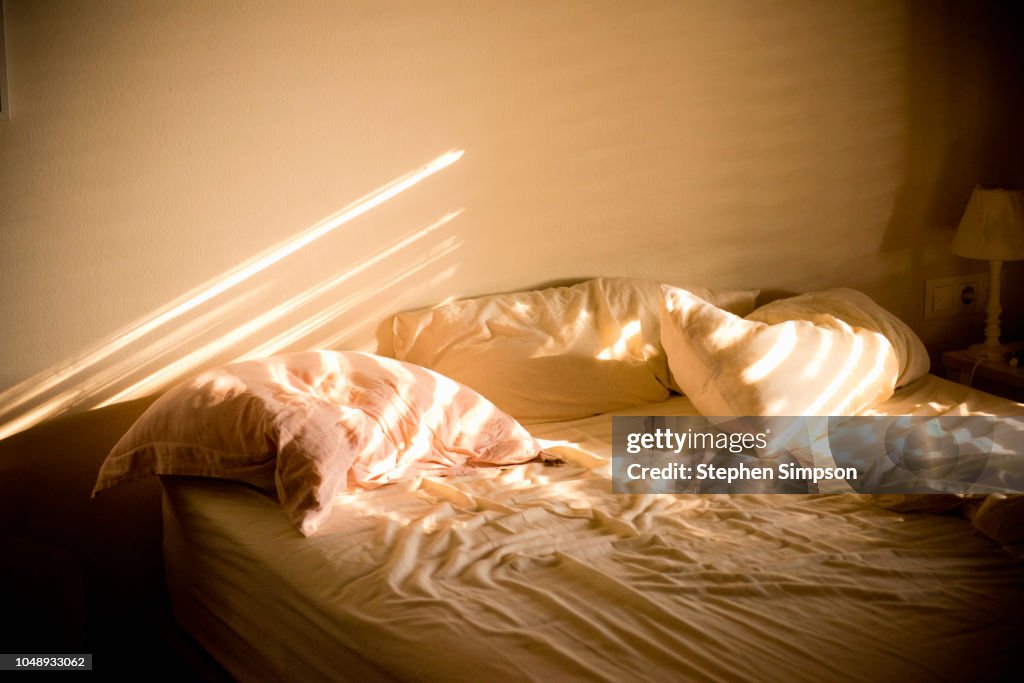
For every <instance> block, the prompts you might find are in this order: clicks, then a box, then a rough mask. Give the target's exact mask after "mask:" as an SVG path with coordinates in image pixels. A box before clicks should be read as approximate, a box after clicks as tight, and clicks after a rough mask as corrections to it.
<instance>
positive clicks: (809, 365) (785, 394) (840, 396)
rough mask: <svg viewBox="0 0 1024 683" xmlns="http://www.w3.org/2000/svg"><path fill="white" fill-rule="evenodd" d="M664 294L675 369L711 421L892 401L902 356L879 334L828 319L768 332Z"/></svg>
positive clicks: (695, 299)
mask: <svg viewBox="0 0 1024 683" xmlns="http://www.w3.org/2000/svg"><path fill="white" fill-rule="evenodd" d="M662 291H663V294H664V299H665V301H664V307H663V308H662V313H661V316H662V317H661V342H662V345H663V346H664V347H665V351H666V353H667V354H668V362H669V367H670V368H671V370H672V375H673V376H674V377H675V379H676V381H677V382H678V383H679V386H680V387H681V388H682V389H683V391H684V392H685V393H686V395H687V396H688V397H689V398H690V400H691V401H693V404H694V406H695V407H696V408H697V410H699V411H700V412H701V413H702V414H704V415H852V414H857V413H859V412H861V411H863V410H864V409H866V408H868V407H870V406H872V405H874V404H876V403H878V402H880V401H884V400H885V399H887V398H889V397H890V396H891V395H892V392H893V388H894V384H895V381H896V376H897V374H898V367H897V360H896V353H895V352H894V351H893V348H892V344H890V343H889V341H888V340H887V339H886V338H885V337H884V336H883V335H881V334H879V333H877V332H872V331H869V330H864V329H859V328H854V327H851V326H850V325H848V324H846V323H844V322H843V321H842V320H839V319H838V318H836V317H834V316H830V315H827V314H820V315H819V316H817V317H816V319H815V320H814V321H813V322H812V321H809V320H788V321H785V322H780V323H776V324H774V325H769V324H766V323H763V322H759V321H755V320H749V319H743V318H740V317H738V316H735V315H733V314H731V313H729V312H728V311H723V310H721V309H720V308H718V307H717V306H715V305H713V304H711V303H709V302H707V301H705V300H704V299H702V298H701V297H699V296H696V295H695V294H693V293H691V292H688V291H687V290H685V289H679V288H676V287H669V286H663V287H662Z"/></svg>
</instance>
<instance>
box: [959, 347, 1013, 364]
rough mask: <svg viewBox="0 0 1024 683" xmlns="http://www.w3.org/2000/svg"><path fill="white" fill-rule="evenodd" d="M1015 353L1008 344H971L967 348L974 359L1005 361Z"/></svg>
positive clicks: (968, 353)
mask: <svg viewBox="0 0 1024 683" xmlns="http://www.w3.org/2000/svg"><path fill="white" fill-rule="evenodd" d="M1011 353H1013V349H1011V348H1010V347H1009V346H1007V345H1006V344H971V345H970V346H969V347H968V348H967V355H969V356H970V357H971V358H973V359H974V360H996V361H1004V360H1006V359H1007V358H1009V357H1010V354H1011Z"/></svg>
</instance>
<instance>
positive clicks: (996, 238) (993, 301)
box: [953, 185, 1024, 360]
mask: <svg viewBox="0 0 1024 683" xmlns="http://www.w3.org/2000/svg"><path fill="white" fill-rule="evenodd" d="M953 253H954V254H956V255H957V256H963V257H965V258H973V259H981V260H985V261H988V266H989V271H988V272H989V285H988V306H987V307H986V308H985V313H986V317H985V342H984V343H983V344H974V345H972V346H971V347H970V348H969V349H967V352H968V353H969V354H970V355H971V356H972V357H973V358H976V359H979V360H1006V358H1008V357H1009V355H1010V349H1009V347H1007V346H1005V345H1003V344H1000V343H999V314H1000V313H1002V310H1003V309H1002V308H1001V307H1000V306H999V280H1000V273H1001V272H1002V269H1003V261H1019V260H1021V259H1024V190H1010V189H1004V188H996V187H983V186H981V185H978V186H977V187H975V188H974V192H972V193H971V198H970V200H969V201H968V202H967V208H966V209H964V215H963V218H961V219H960V227H958V228H957V229H956V235H955V236H954V237H953Z"/></svg>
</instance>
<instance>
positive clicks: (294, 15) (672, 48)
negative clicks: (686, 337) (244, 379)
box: [0, 0, 1024, 436]
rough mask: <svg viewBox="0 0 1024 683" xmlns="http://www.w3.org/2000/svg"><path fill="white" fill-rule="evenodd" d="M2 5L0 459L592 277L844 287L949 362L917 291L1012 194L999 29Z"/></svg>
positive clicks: (691, 16) (976, 20) (389, 10)
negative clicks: (128, 413)
mask: <svg viewBox="0 0 1024 683" xmlns="http://www.w3.org/2000/svg"><path fill="white" fill-rule="evenodd" d="M5 4H6V17H7V22H6V23H7V49H8V64H9V85H10V96H11V110H12V118H11V120H9V121H5V122H0V293H2V295H0V329H2V330H3V344H2V347H0V425H6V426H0V436H2V435H5V434H7V433H10V432H12V431H14V430H16V429H19V428H23V427H25V426H27V425H29V424H31V423H33V422H35V421H38V420H39V419H42V418H45V417H47V416H49V415H51V414H55V413H57V412H61V411H66V410H69V409H72V410H73V409H81V408H87V407H92V406H95V405H99V404H101V403H104V402H110V401H113V400H121V399H122V398H128V397H132V396H137V395H143V394H145V393H148V392H150V391H152V390H154V389H156V388H158V387H159V386H161V385H162V384H165V383H167V382H169V381H173V380H174V379H176V378H178V377H180V376H182V375H183V374H187V373H188V372H190V371H193V370H194V369H195V368H198V367H202V366H205V365H210V364H212V363H215V362H223V361H227V360H231V359H233V358H236V357H238V356H240V355H243V354H245V353H246V352H251V353H256V352H261V353H262V352H270V351H275V350H280V349H288V348H303V347H311V346H324V345H328V346H335V347H338V348H373V347H374V346H375V338H376V337H377V335H378V332H379V331H380V328H381V321H382V320H384V319H385V318H386V316H387V315H388V314H390V313H392V312H394V311H397V310H403V309H410V308H414V307H419V306H423V305H427V304H431V303H434V302H436V301H439V300H442V299H445V298H447V297H453V296H465V295H472V294H481V293H488V292H495V291H503V290H510V289H522V288H528V287H532V286H536V285H539V284H541V283H547V282H553V281H566V280H572V279H579V278H585V277H590V276H595V275H631V276H646V277H652V278H658V279H663V280H668V281H675V282H679V283H685V282H695V283H702V284H710V285H715V286H723V287H725V286H730V287H761V288H764V289H766V290H770V291H772V292H776V293H778V292H784V291H803V290H809V289H815V288H824V287H829V286H837V285H846V286H853V287H858V288H862V289H864V290H865V291H867V292H869V293H870V294H872V295H873V296H875V297H876V298H878V299H879V300H880V301H881V302H882V303H884V304H885V305H887V306H889V307H890V308H892V309H893V310H894V311H896V312H897V313H898V314H900V315H901V316H903V317H904V318H905V319H907V320H908V321H909V322H911V323H912V324H913V325H915V326H916V327H917V329H918V330H919V331H920V332H921V333H922V334H923V335H924V336H925V338H926V340H927V341H929V342H930V343H931V344H932V345H933V347H934V348H939V347H941V346H943V345H956V344H959V343H961V342H963V341H965V340H966V339H969V338H973V337H974V336H977V335H980V321H979V320H967V319H953V320H946V321H939V322H937V323H931V324H928V325H925V323H924V322H923V321H922V320H921V319H920V308H921V305H922V303H921V302H922V297H923V281H924V279H925V278H926V277H935V276H945V275H951V274H955V273H963V272H976V271H979V270H984V264H980V263H972V262H969V261H965V260H961V259H955V258H954V257H952V256H950V255H949V253H948V252H949V241H950V238H951V233H952V230H953V229H954V228H955V225H956V222H957V220H958V218H959V214H960V211H961V210H962V207H963V205H964V204H965V202H966V199H967V196H968V195H969V192H970V188H971V186H972V185H973V184H974V183H975V182H978V181H996V182H1018V183H1020V182H1021V181H1022V180H1024V178H1022V177H1021V173H1022V167H1021V165H1020V163H1019V159H1020V157H1021V154H1020V153H1021V151H1022V147H1024V145H1022V135H1024V133H1022V130H1021V126H1020V125H1019V123H1020V120H1021V116H1020V115H1021V113H1022V111H1024V106H1022V102H1021V94H1020V88H1019V80H1018V79H1019V73H1020V71H1019V67H1020V66H1021V64H1020V61H1021V60H1020V54H1019V51H1018V50H1017V49H1016V47H1014V43H1013V40H1012V38H1013V36H1014V35H1019V30H1020V27H1021V23H1020V17H1019V13H1017V12H1015V11H1013V10H1010V9H1006V8H1004V7H1003V5H1001V4H998V3H990V4H976V3H970V2H966V1H964V2H946V3H938V2H930V1H927V2H926V1H923V0H922V1H918V2H898V1H894V0H877V1H874V0H858V1H856V2H854V1H850V2H828V3H821V2H813V1H811V0H803V1H797V0H785V1H781V2H760V1H751V0H743V1H739V0H723V1H716V2H703V1H691V2H654V1H652V2H636V3H621V2H580V1H575V0H574V1H563V2H558V3H548V2H517V3H513V2H499V1H486V2H476V1H469V0H467V1H465V2H462V1H456V0H432V1H431V2H421V1H417V0H408V1H402V0H395V1H391V2H378V1H369V0H368V1H365V2H364V1H354V0H352V1H346V2H328V1H319V2H317V1H312V0H310V1H305V2H280V1H279V0H274V1H262V2H260V1H254V0H246V1H244V2H231V1H227V0H225V1H220V2H215V3H211V2H205V1H202V0H182V1H180V2H134V1H128V0H126V1H123V2H114V1H102V0H88V1H85V0H83V1H80V2H56V1H50V2H46V1H35V0H5ZM450 149H459V150H464V155H463V156H462V157H461V158H460V159H459V160H458V161H456V162H455V163H453V164H452V165H450V166H448V167H447V168H445V169H443V170H440V171H438V172H437V173H436V174H434V175H432V176H431V177H429V178H427V179H424V180H422V181H421V182H419V183H418V184H416V185H415V186H413V187H410V188H409V189H407V190H405V191H404V192H401V193H400V194H398V195H396V196H394V197H393V198H391V199H388V200H387V201H385V202H383V203H381V204H380V205H379V206H376V207H374V208H372V209H370V210H368V211H366V212H365V213H363V214H362V215H359V216H358V217H355V218H354V219H352V220H349V221H347V222H345V223H344V224H342V225H339V226H337V227H334V228H333V229H329V230H328V229H326V228H325V229H324V230H322V232H323V233H324V234H322V235H321V236H319V237H318V238H317V239H315V240H312V241H309V243H308V244H304V243H294V242H293V243H291V244H292V247H287V246H286V247H285V248H284V250H283V251H278V252H276V254H277V255H276V256H271V257H270V258H269V260H264V261H262V262H259V261H255V260H254V259H256V258H257V257H258V256H260V255H262V256H263V257H264V258H265V259H266V257H267V255H268V254H273V252H271V251H269V250H270V249H271V248H272V247H273V246H274V245H282V244H286V240H288V239H289V238H291V237H293V236H295V235H302V234H304V233H303V231H304V230H307V229H308V228H310V227H311V226H317V225H318V224H319V225H323V223H321V221H322V220H323V219H324V218H325V217H329V216H331V215H332V214H336V212H338V211H339V210H341V209H343V208H344V207H346V206H349V205H350V204H351V203H352V202H354V201H355V200H358V199H359V198H360V197H363V196H364V195H366V194H367V193H370V192H372V191H373V190H374V189H375V188H378V187H381V186H382V185H385V184H386V183H388V182H389V181H391V180H393V179H395V178H398V177H401V176H402V175H403V174H406V173H408V172H410V171H413V170H415V169H418V168H420V167H422V166H423V165H424V164H426V163H427V162H429V161H430V160H432V159H434V158H436V157H438V155H440V154H442V153H444V152H445V151H446V150H450ZM331 225H332V224H328V225H327V227H328V228H330V227H331ZM305 234H306V235H307V236H309V233H305ZM297 244H298V245H300V246H301V248H298V247H297V246H296V245H297ZM293 247H294V248H295V249H294V252H293V253H290V252H289V249H291V248H293ZM282 254H285V255H282ZM278 257H280V258H279V260H276V261H275V260H273V259H274V258H278ZM253 264H255V265H253ZM239 267H243V268H247V270H243V271H239V270H238V268H239ZM232 269H235V270H234V271H233V270H232ZM1010 271H1011V272H1010V273H1009V275H1008V277H1009V278H1010V283H1009V286H1008V287H1007V299H1010V300H1011V301H1009V302H1008V307H1009V308H1010V309H1011V317H1013V315H1015V314H1017V313H1019V310H1020V308H1019V304H1018V303H1017V297H1015V296H1014V295H1015V294H1016V293H1017V292H1018V291H1019V289H1017V286H1018V284H1019V281H1020V270H1019V269H1016V268H1012V267H1011V269H1010ZM232 273H233V275H232ZM225 274H228V275H227V277H229V279H227V280H225V279H224V278H225V276H226V275H225ZM1015 283H1017V284H1015ZM229 285H230V286H229Z"/></svg>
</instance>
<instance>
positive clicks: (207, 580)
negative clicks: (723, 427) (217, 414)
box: [165, 376, 1024, 681]
mask: <svg viewBox="0 0 1024 683" xmlns="http://www.w3.org/2000/svg"><path fill="white" fill-rule="evenodd" d="M882 409H883V410H884V411H885V412H890V413H899V414H905V413H917V414H937V413H942V412H948V411H959V410H971V411H975V412H978V411H981V412H993V413H1001V412H1002V413H1005V412H1016V411H1020V410H1022V409H1024V406H1020V405H1018V404H1010V403H1008V402H1005V401H1001V400H999V399H995V398H992V397H987V396H985V395H983V394H980V393H978V392H973V391H970V390H968V389H965V388H963V387H960V386H958V385H954V384H951V383H949V382H945V381H943V380H939V379H937V378H934V377H931V376H929V377H926V378H925V379H923V380H921V381H919V382H916V383H914V384H912V385H911V386H908V387H906V388H904V389H903V390H900V391H898V392H897V393H896V395H895V396H894V397H893V399H892V400H890V401H889V402H888V403H886V404H885V405H884V406H882ZM692 412H693V410H692V406H690V405H689V402H688V401H687V400H686V399H685V398H681V397H680V398H676V399H673V400H671V401H668V402H665V403H662V404H658V405H656V406H644V407H642V408H639V409H634V410H631V411H624V413H629V414H680V415H683V414H692ZM619 414H623V413H619ZM532 431H533V433H534V435H535V436H536V437H538V438H541V439H547V440H550V441H552V442H561V443H562V444H563V452H565V453H567V454H569V455H570V457H571V459H572V461H573V462H572V464H570V465H569V466H566V467H561V468H552V467H544V466H543V465H540V464H530V465H525V466H517V467H512V468H505V469H489V470H481V471H479V472H476V473H474V474H472V475H467V476H455V477H447V478H441V477H422V478H420V479H417V480H414V481H409V482H402V483H398V484H394V485H390V486H386V487H382V488H379V489H375V490H355V491H351V492H348V493H345V494H343V495H342V496H340V497H339V498H338V499H337V502H336V505H335V507H334V511H333V513H332V515H331V517H330V518H329V519H328V520H327V521H326V522H325V524H324V526H323V527H322V528H321V530H320V532H319V533H318V534H317V535H315V536H313V537H310V538H303V537H302V536H301V535H299V534H298V532H296V531H295V529H294V527H292V526H291V525H290V524H289V522H288V519H287V518H286V516H285V515H284V513H283V512H282V511H281V509H280V507H279V506H278V505H277V504H276V503H275V502H274V501H272V500H270V499H268V498H267V497H266V496H264V495H263V494H261V493H259V492H257V491H255V490H252V489H249V488H246V487H244V486H241V485H238V484H231V483H225V482H215V481H207V480H185V479H177V480H168V481H167V482H166V491H167V495H166V501H165V510H166V514H165V518H166V520H165V526H166V528H165V543H166V551H167V564H168V576H169V581H170V585H171V589H172V595H173V598H174V604H175V610H176V613H177V615H178V617H179V619H180V620H181V621H182V622H183V624H184V625H185V626H186V628H188V629H189V630H190V631H191V632H192V633H193V635H195V636H196V637H197V638H198V639H199V640H200V641H201V642H202V643H203V644H204V646H206V647H207V648H208V649H209V650H210V651H211V652H212V653H213V654H214V655H215V656H216V657H217V658H218V659H219V660H220V661H221V662H222V663H223V664H224V665H225V666H226V667H227V668H228V669H229V670H230V671H231V673H232V674H234V675H235V676H237V677H238V678H240V679H242V680H296V681H299V680H302V681H308V680H370V679H384V680H387V679H393V680H416V681H518V680H542V681H566V680H586V681H626V680H630V681H632V680H658V681H662V680H664V681H685V680H701V681H704V680H711V681H736V680H740V681H763V680H786V681H789V680H813V681H821V680H866V681H886V680H892V681H906V680H943V679H945V680H964V679H971V680H980V679H985V678H987V677H991V678H998V677H999V676H1001V675H1008V674H1009V673H1010V672H1011V671H1016V672H1019V671H1020V667H1021V659H1020V658H1021V654H1020V647H1019V643H1020V636H1021V631H1020V627H1019V624H1020V615H1021V610H1022V609H1024V567H1022V566H1021V565H1020V564H1019V563H1018V562H1016V561H1015V560H1014V559H1013V558H1012V557H1011V556H1010V554H1008V553H1007V552H1006V550H1005V549H1004V548H1001V547H1000V546H998V545H997V544H995V543H993V542H992V541H990V540H989V539H988V538H986V537H985V536H983V535H982V534H979V533H977V532H976V531H975V529H973V528H972V526H971V524H970V522H968V521H967V520H966V519H964V518H963V517H960V516H958V515H928V514H897V513H894V512H891V511H888V510H884V509H881V508H879V507H877V506H875V505H873V504H872V503H871V502H870V500H868V499H866V498H863V497H858V496H854V495H834V496H781V495H779V496H668V495H665V496H653V495H652V496H640V495H637V496H629V495H613V494H611V493H610V485H609V481H608V480H607V478H606V475H605V474H604V466H605V458H606V457H607V456H608V455H609V453H610V448H611V447H610V443H611V420H610V419H609V417H608V416H607V415H603V416H597V417H593V418H588V419H584V420H578V421H574V422H568V423H561V424H554V425H551V424H549V425H538V426H535V427H533V428H532Z"/></svg>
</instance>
